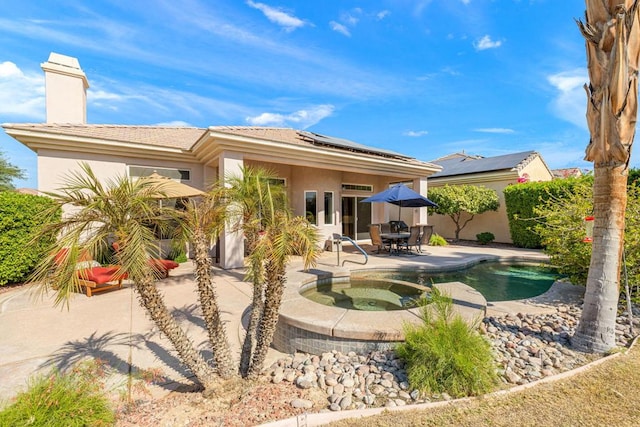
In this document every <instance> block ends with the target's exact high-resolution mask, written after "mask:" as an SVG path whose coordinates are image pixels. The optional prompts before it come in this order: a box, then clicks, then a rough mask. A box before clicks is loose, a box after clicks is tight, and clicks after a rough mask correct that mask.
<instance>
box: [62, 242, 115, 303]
mask: <svg viewBox="0 0 640 427" xmlns="http://www.w3.org/2000/svg"><path fill="white" fill-rule="evenodd" d="M67 251H68V250H67V249H62V250H61V251H60V252H58V253H57V254H56V257H55V261H56V263H60V262H61V261H62V260H63V259H64V257H66V256H67ZM76 274H77V275H78V281H79V282H80V285H81V286H82V287H84V289H85V294H86V295H87V297H91V296H93V294H95V293H98V292H104V291H108V290H111V289H120V288H122V281H123V280H124V279H126V278H127V274H126V273H121V272H120V266H118V265H111V266H107V267H103V266H101V265H100V263H99V262H98V261H95V260H93V259H91V256H89V254H88V253H86V252H85V253H83V254H82V255H81V256H80V262H78V263H77V264H76Z"/></svg>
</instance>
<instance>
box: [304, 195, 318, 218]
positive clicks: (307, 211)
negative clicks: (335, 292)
mask: <svg viewBox="0 0 640 427" xmlns="http://www.w3.org/2000/svg"><path fill="white" fill-rule="evenodd" d="M317 199H318V195H317V193H316V192H315V191H305V192H304V216H305V217H306V218H307V220H308V221H309V222H310V223H311V224H313V225H318V200H317Z"/></svg>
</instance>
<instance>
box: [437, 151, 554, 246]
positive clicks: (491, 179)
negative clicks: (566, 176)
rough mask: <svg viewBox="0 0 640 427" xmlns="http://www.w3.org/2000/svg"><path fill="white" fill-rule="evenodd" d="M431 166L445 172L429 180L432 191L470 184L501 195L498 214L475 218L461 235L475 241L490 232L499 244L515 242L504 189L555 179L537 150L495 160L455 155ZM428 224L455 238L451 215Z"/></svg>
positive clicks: (487, 214)
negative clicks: (448, 186)
mask: <svg viewBox="0 0 640 427" xmlns="http://www.w3.org/2000/svg"><path fill="white" fill-rule="evenodd" d="M431 163H434V164H436V165H439V166H442V171H440V172H438V173H435V174H433V175H431V176H430V177H429V188H436V187H442V186H444V185H462V184H470V185H478V186H484V187H487V188H491V189H492V190H495V191H496V192H497V193H498V198H499V200H500V207H499V208H498V211H496V212H485V213H483V214H481V215H476V217H475V218H474V219H473V220H472V221H471V222H469V223H468V224H467V226H466V227H465V228H464V229H463V230H462V231H461V233H460V238H461V239H465V240H476V234H478V233H482V232H485V231H488V232H491V233H493V234H494V235H495V237H496V240H495V241H496V242H503V243H512V240H511V233H510V232H509V221H508V219H507V210H506V207H505V203H504V193H503V190H504V189H505V187H506V186H507V185H511V184H517V183H519V182H528V181H550V180H551V179H553V175H552V174H551V171H550V170H549V168H548V167H547V165H546V163H545V162H544V160H543V159H542V157H541V156H540V154H538V153H537V152H535V151H524V152H521V153H513V154H506V155H504V156H495V157H482V156H470V155H467V154H464V153H455V154H451V155H448V156H445V157H441V158H439V159H437V160H433V161H432V162H431ZM429 224H431V225H433V226H434V231H435V232H436V233H438V234H440V235H441V236H443V237H446V238H453V237H455V226H454V224H453V221H452V220H451V218H449V217H448V216H445V215H432V216H430V217H429Z"/></svg>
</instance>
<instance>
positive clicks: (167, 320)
mask: <svg viewBox="0 0 640 427" xmlns="http://www.w3.org/2000/svg"><path fill="white" fill-rule="evenodd" d="M135 287H136V291H138V295H139V297H140V302H141V304H142V305H143V307H144V308H145V309H146V310H147V313H148V314H149V317H151V320H153V322H154V323H155V324H156V326H157V327H158V329H160V331H161V332H162V333H163V334H164V335H165V336H166V337H167V338H168V339H169V341H171V344H172V345H173V347H174V348H175V350H176V351H177V352H178V355H179V358H180V360H181V361H182V362H183V363H184V364H185V365H186V366H187V368H189V370H190V371H191V372H192V373H193V374H194V375H195V377H196V378H197V380H198V381H199V382H200V384H202V386H203V387H204V388H205V392H207V391H209V392H211V391H212V390H213V389H214V387H215V385H216V374H215V371H214V370H213V368H211V366H209V365H208V364H207V362H206V361H205V360H204V358H203V357H202V355H201V354H200V353H199V352H198V350H196V348H195V346H194V344H193V342H192V341H191V339H189V337H188V336H187V334H186V333H185V332H184V330H183V329H182V328H181V327H180V325H178V323H177V322H176V320H175V318H174V317H173V316H172V315H171V313H169V310H168V309H167V306H166V304H165V302H164V298H163V297H162V295H161V294H160V292H158V289H157V288H156V286H155V284H154V282H153V280H152V279H151V277H148V278H147V279H145V280H143V281H139V282H136V283H135Z"/></svg>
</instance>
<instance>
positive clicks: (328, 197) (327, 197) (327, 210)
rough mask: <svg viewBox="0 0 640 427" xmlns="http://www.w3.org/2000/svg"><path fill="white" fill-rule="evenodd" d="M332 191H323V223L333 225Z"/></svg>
mask: <svg viewBox="0 0 640 427" xmlns="http://www.w3.org/2000/svg"><path fill="white" fill-rule="evenodd" d="M333 216H334V215H333V191H325V192H324V223H325V225H333Z"/></svg>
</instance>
